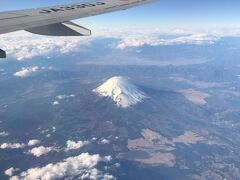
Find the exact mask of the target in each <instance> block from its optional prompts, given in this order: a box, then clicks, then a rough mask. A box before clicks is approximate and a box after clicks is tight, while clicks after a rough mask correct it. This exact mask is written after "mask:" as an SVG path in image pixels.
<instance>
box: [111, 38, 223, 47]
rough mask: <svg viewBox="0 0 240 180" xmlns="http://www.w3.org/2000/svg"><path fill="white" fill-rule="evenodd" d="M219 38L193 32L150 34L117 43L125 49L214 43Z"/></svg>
mask: <svg viewBox="0 0 240 180" xmlns="http://www.w3.org/2000/svg"><path fill="white" fill-rule="evenodd" d="M218 39H219V38H218V37H216V36H212V35H208V34H192V35H184V36H179V37H177V38H176V37H173V38H161V37H160V35H159V34H157V35H156V34H152V35H151V34H150V35H146V34H143V35H131V36H126V37H124V38H122V40H121V41H120V42H119V43H118V44H117V46H116V47H117V48H118V49H125V48H128V47H140V46H143V45H149V46H165V45H178V44H194V45H202V44H213V43H214V42H215V41H217V40H218Z"/></svg>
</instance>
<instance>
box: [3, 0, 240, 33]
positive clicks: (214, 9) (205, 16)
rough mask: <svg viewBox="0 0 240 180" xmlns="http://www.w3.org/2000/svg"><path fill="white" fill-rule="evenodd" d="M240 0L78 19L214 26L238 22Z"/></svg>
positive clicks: (176, 0) (171, 3)
mask: <svg viewBox="0 0 240 180" xmlns="http://www.w3.org/2000/svg"><path fill="white" fill-rule="evenodd" d="M76 2H81V0H68V1H67V0H58V1H55V0H54V1H53V0H34V1H33V0H21V1H19V0H11V2H9V1H3V2H1V6H0V11H7V10H15V9H25V8H35V7H43V6H50V5H56V4H68V3H76ZM239 7H240V1H239V0H198V1H197V0H159V1H158V2H156V3H152V4H149V5H145V6H142V7H137V8H134V9H130V10H127V11H121V12H115V13H110V14H106V15H101V16H97V17H91V18H85V19H81V20H79V23H82V24H83V25H86V26H92V27H93V26H98V27H100V28H104V27H110V26H114V27H174V28H175V27H176V28H205V29H207V28H216V27H221V28H222V27H225V28H229V27H235V26H239V24H240V11H239Z"/></svg>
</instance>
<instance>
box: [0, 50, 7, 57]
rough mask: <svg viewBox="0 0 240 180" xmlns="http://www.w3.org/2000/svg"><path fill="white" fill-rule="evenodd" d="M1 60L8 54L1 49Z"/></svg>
mask: <svg viewBox="0 0 240 180" xmlns="http://www.w3.org/2000/svg"><path fill="white" fill-rule="evenodd" d="M0 58H6V52H5V51H3V50H1V49H0Z"/></svg>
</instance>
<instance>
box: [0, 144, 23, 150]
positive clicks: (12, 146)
mask: <svg viewBox="0 0 240 180" xmlns="http://www.w3.org/2000/svg"><path fill="white" fill-rule="evenodd" d="M24 147H25V144H24V143H3V144H1V145H0V149H22V148H24Z"/></svg>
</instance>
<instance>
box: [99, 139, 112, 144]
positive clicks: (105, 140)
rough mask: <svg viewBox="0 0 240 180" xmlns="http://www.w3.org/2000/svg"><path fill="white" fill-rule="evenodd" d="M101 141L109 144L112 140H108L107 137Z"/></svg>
mask: <svg viewBox="0 0 240 180" xmlns="http://www.w3.org/2000/svg"><path fill="white" fill-rule="evenodd" d="M100 143H101V144H109V143H110V141H109V140H107V139H102V140H101V141H100Z"/></svg>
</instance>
